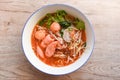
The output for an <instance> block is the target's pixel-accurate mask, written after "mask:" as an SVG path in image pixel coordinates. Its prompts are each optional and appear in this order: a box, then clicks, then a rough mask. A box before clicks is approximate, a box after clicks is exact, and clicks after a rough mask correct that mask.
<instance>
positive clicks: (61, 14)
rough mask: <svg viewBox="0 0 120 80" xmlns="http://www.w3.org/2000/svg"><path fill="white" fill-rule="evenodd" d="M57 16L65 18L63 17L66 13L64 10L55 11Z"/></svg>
mask: <svg viewBox="0 0 120 80" xmlns="http://www.w3.org/2000/svg"><path fill="white" fill-rule="evenodd" d="M57 15H59V16H65V15H67V13H66V12H65V11H64V10H57Z"/></svg>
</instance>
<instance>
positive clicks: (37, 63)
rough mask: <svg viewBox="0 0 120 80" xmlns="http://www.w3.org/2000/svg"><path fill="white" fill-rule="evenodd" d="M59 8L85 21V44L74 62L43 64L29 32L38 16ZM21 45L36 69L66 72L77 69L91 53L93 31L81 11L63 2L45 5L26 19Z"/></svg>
mask: <svg viewBox="0 0 120 80" xmlns="http://www.w3.org/2000/svg"><path fill="white" fill-rule="evenodd" d="M60 9H62V10H65V11H66V12H67V13H69V14H71V15H73V16H75V17H78V18H80V19H82V20H83V21H84V22H85V27H86V37H87V46H86V49H85V51H84V53H83V55H82V56H81V57H80V58H79V59H78V60H76V61H75V62H74V63H72V64H70V65H68V66H64V67H52V66H49V65H47V64H45V63H44V62H42V61H41V60H40V59H38V58H37V57H36V55H35V53H34V51H33V50H32V46H31V34H32V30H33V28H34V26H35V24H36V23H37V22H38V20H39V19H40V18H42V17H43V16H45V14H46V13H51V12H55V11H56V10H60ZM22 47H23V50H24V53H25V55H26V57H27V59H28V60H29V62H30V63H31V64H32V65H33V66H34V67H35V68H37V69H38V70H40V71H42V72H44V73H47V74H52V75H63V74H68V73H71V72H73V71H75V70H77V69H79V68H80V67H81V66H82V65H83V64H85V63H86V61H87V60H88V58H89V57H90V55H91V54H92V50H93V47H94V32H93V29H92V25H91V24H90V22H89V20H88V19H87V18H86V16H85V15H84V14H83V13H82V12H81V11H79V10H77V9H75V8H73V7H71V6H69V5H65V4H52V5H46V6H43V7H42V8H40V9H38V10H37V11H35V12H34V13H33V14H32V15H31V16H30V17H29V19H28V20H27V22H26V24H25V26H24V29H23V33H22Z"/></svg>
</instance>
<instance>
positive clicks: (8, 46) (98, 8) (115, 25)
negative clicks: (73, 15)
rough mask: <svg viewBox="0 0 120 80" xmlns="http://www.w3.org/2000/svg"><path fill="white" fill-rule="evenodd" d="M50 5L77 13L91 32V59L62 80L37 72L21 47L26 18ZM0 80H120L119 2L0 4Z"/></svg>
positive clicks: (12, 0)
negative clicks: (93, 45)
mask: <svg viewBox="0 0 120 80" xmlns="http://www.w3.org/2000/svg"><path fill="white" fill-rule="evenodd" d="M54 3H64V4H68V5H71V6H73V7H75V8H77V9H79V10H81V11H82V12H83V13H84V14H85V15H86V16H87V17H88V18H89V20H90V21H91V23H92V25H93V29H94V32H95V48H94V51H93V54H92V56H91V58H90V59H89V60H88V62H87V63H86V64H85V65H84V66H83V67H82V68H81V69H79V70H77V71H75V72H73V73H70V74H67V75H62V76H53V75H48V74H45V73H42V72H40V71H38V70H37V69H36V68H34V67H33V66H32V65H31V64H30V63H29V62H28V60H27V59H26V57H25V55H24V53H23V51H22V47H21V33H22V29H23V26H24V24H25V22H26V20H27V18H28V17H29V16H30V15H31V14H32V13H33V12H34V11H35V10H37V9H38V8H40V7H42V6H44V5H47V4H54ZM0 80H120V0H0Z"/></svg>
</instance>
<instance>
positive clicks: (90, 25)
mask: <svg viewBox="0 0 120 80" xmlns="http://www.w3.org/2000/svg"><path fill="white" fill-rule="evenodd" d="M56 5H59V6H65V7H69V8H73V9H74V10H75V11H77V12H79V13H80V14H81V15H82V16H83V17H84V18H85V19H86V20H87V22H88V24H89V27H90V28H91V32H92V36H93V41H92V42H93V46H92V50H91V52H90V53H89V54H90V55H89V56H88V58H87V59H86V61H85V62H84V63H83V64H82V65H81V66H79V68H76V69H75V70H71V71H69V72H65V73H59V74H55V73H48V72H45V71H43V70H40V69H38V68H37V67H36V66H35V65H34V64H33V63H32V62H31V61H30V60H29V59H28V57H27V55H26V52H25V50H24V46H23V33H24V30H25V27H26V24H27V23H28V21H29V20H30V19H31V17H32V16H34V14H35V13H37V12H39V11H40V10H41V9H44V8H46V7H49V6H56ZM21 45H22V51H23V52H24V55H25V57H26V58H27V60H28V61H29V62H30V64H32V65H33V66H34V67H35V68H36V69H37V70H39V71H41V72H44V73H46V74H50V75H65V74H69V73H72V72H75V71H76V70H78V69H80V68H81V67H82V66H84V65H85V64H86V63H87V61H88V60H89V59H90V57H91V55H92V53H93V49H94V46H95V34H94V29H93V26H92V24H91V22H90V20H89V19H88V17H86V15H85V14H83V13H82V12H81V10H79V9H77V8H75V7H73V6H71V5H68V4H47V5H44V6H42V7H41V8H38V9H37V10H35V11H34V12H33V13H32V14H31V15H30V16H29V17H28V18H27V20H26V22H25V24H24V26H23V29H22V34H21Z"/></svg>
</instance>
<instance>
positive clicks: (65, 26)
mask: <svg viewBox="0 0 120 80" xmlns="http://www.w3.org/2000/svg"><path fill="white" fill-rule="evenodd" d="M59 24H60V25H61V27H62V28H68V27H69V26H71V23H70V22H68V21H62V22H59Z"/></svg>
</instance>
